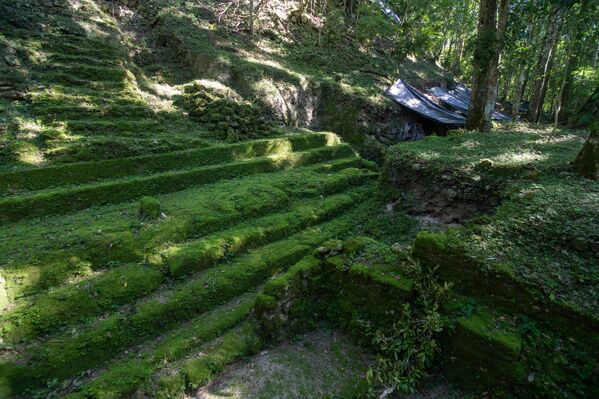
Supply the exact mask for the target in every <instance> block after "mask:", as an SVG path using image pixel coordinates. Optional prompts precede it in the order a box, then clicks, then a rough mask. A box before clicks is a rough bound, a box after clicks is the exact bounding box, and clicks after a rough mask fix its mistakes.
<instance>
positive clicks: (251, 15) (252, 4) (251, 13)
mask: <svg viewBox="0 0 599 399" xmlns="http://www.w3.org/2000/svg"><path fill="white" fill-rule="evenodd" d="M250 35H251V36H253V35H254V0H250Z"/></svg>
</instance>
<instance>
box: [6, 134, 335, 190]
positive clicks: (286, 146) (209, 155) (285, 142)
mask: <svg viewBox="0 0 599 399" xmlns="http://www.w3.org/2000/svg"><path fill="white" fill-rule="evenodd" d="M336 144H339V140H338V138H337V137H336V136H335V135H333V134H310V135H298V136H289V137H283V138H275V139H266V140H254V141H248V142H242V143H237V144H230V145H215V146H211V147H208V148H194V149H190V150H184V151H176V152H171V153H164V154H155V155H146V156H138V157H131V158H120V159H114V160H105V161H95V162H77V163H72V164H67V165H57V166H51V167H46V168H35V169H24V170H17V171H14V172H4V173H0V194H3V195H10V194H16V193H20V192H27V191H36V190H42V189H47V188H52V187H59V186H63V185H74V184H83V183H88V182H98V181H102V180H106V179H110V178H118V177H126V176H130V175H144V174H151V173H157V172H164V171H169V170H175V169H186V168H197V167H199V166H208V165H215V164H220V163H227V162H233V161H239V160H245V159H249V158H255V157H262V156H267V155H275V154H281V153H287V152H293V151H305V150H309V149H313V148H316V147H321V146H331V145H336Z"/></svg>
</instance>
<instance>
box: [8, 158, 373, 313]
mask: <svg viewBox="0 0 599 399" xmlns="http://www.w3.org/2000/svg"><path fill="white" fill-rule="evenodd" d="M360 161H361V160H360V159H353V160H340V161H334V162H332V163H325V164H317V165H315V166H310V167H306V168H298V169H293V170H289V171H285V172H281V173H275V174H273V175H255V176H250V177H246V178H238V179H233V180H230V181H225V182H220V183H216V184H211V185H208V186H202V187H197V188H191V189H187V190H185V191H180V192H177V193H172V194H165V195H162V196H158V197H157V200H158V201H159V203H160V205H161V210H162V212H165V213H166V215H167V217H166V218H160V219H158V220H147V221H144V222H140V219H139V217H138V206H139V205H138V203H137V202H132V203H122V204H119V205H110V206H105V207H96V208H92V209H88V210H85V211H81V212H78V213H75V214H70V215H64V216H53V217H48V218H45V219H41V220H23V221H20V222H17V223H12V224H5V225H2V226H0V235H2V236H3V237H4V240H2V241H0V250H1V252H2V253H3V255H4V256H3V258H2V259H1V260H0V264H1V265H2V268H0V273H1V274H2V276H3V277H4V279H5V282H6V285H5V289H6V292H7V294H8V297H9V298H11V299H10V302H13V301H15V300H16V298H18V297H21V296H23V295H26V296H28V295H31V294H32V293H36V292H40V291H43V290H45V289H48V288H50V287H53V286H56V285H62V284H64V283H65V282H66V281H69V280H72V279H75V280H78V279H81V278H86V277H88V276H91V275H93V274H94V273H95V271H97V270H99V269H102V268H105V267H114V266H115V265H118V264H121V263H123V262H140V261H143V260H144V259H148V258H149V257H152V256H154V255H155V254H156V253H158V252H159V251H160V250H161V249H162V245H163V244H164V243H167V242H168V243H171V245H172V244H176V243H178V242H182V241H184V240H186V239H193V238H195V237H198V236H202V235H207V234H210V233H211V232H215V231H218V230H222V229H226V228H227V227H229V226H231V225H232V224H235V223H239V222H240V221H244V220H247V221H249V220H251V219H252V218H254V217H258V216H260V215H265V214H268V213H272V212H274V211H282V210H286V209H290V208H291V207H293V206H294V201H295V200H300V201H301V200H302V199H305V198H310V197H312V198H314V197H318V196H321V195H328V194H332V193H336V192H340V191H343V190H347V189H350V188H352V187H355V186H357V185H360V184H363V183H364V182H366V181H368V180H372V179H373V178H374V177H376V174H375V173H373V172H370V171H364V170H361V169H357V168H356V167H355V166H358V167H359V166H361V165H360ZM65 225H68V226H70V228H69V230H68V231H66V232H65V229H64V226H65Z"/></svg>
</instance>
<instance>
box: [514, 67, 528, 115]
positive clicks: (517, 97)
mask: <svg viewBox="0 0 599 399" xmlns="http://www.w3.org/2000/svg"><path fill="white" fill-rule="evenodd" d="M524 70H525V67H524V66H521V67H520V72H519V74H518V82H517V83H516V88H515V90H514V97H513V99H512V119H513V120H515V121H517V120H518V118H519V117H520V104H521V103H522V90H523V89H524V78H525V74H524Z"/></svg>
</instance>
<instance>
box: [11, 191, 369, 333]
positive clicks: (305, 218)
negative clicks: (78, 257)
mask: <svg viewBox="0 0 599 399" xmlns="http://www.w3.org/2000/svg"><path fill="white" fill-rule="evenodd" d="M371 189H372V188H371V187H370V186H368V187H364V188H362V189H355V190H353V191H350V192H348V193H347V194H337V195H333V196H330V197H326V198H324V199H316V200H311V201H308V202H304V203H298V204H297V205H296V206H295V207H293V208H291V209H290V210H289V211H286V212H282V213H277V214H274V215H270V216H265V217H261V218H258V219H254V220H252V221H251V222H250V223H246V224H244V225H240V226H237V227H233V228H231V229H229V230H225V231H222V232H219V233H215V234H213V235H211V236H208V237H205V238H203V239H201V240H197V241H192V242H187V243H184V244H180V245H174V246H171V247H169V248H168V249H167V250H166V251H164V252H163V255H162V257H163V258H164V259H165V260H164V261H162V262H161V263H163V267H162V268H161V267H159V265H152V267H146V266H142V265H123V266H120V267H115V268H113V269H109V270H107V271H105V272H103V273H101V274H96V275H92V276H91V277H90V278H88V279H84V280H82V281H80V282H78V283H77V284H69V285H65V286H62V287H58V288H56V289H54V290H52V291H50V292H48V293H46V294H43V295H39V296H38V297H35V298H26V299H25V300H24V301H22V303H20V304H19V306H17V307H16V308H15V309H12V310H10V311H8V312H6V314H4V315H2V316H0V322H1V323H0V324H1V325H2V333H1V334H2V338H3V340H4V341H5V342H18V341H20V340H21V339H24V338H33V337H35V336H43V335H46V334H56V333H57V332H58V331H59V330H60V328H61V327H64V326H70V325H74V324H77V323H80V322H83V321H85V320H86V319H88V318H90V317H91V316H94V315H97V314H100V313H101V312H105V311H108V310H110V309H113V308H114V307H117V306H120V305H124V304H126V303H129V302H131V301H133V300H136V299H138V298H141V297H143V296H145V295H148V294H150V293H151V292H154V291H156V290H157V289H158V288H159V287H160V286H161V285H162V284H163V283H164V277H165V276H164V273H166V274H167V275H168V276H173V277H180V276H183V275H185V274H191V273H193V272H195V271H198V270H202V269H206V268H208V267H211V266H214V265H215V264H216V263H218V262H219V261H222V260H226V259H230V258H231V257H232V256H234V255H237V254H239V253H241V252H243V251H246V250H247V249H249V248H255V247H258V246H260V245H265V244H267V243H269V242H272V241H275V240H278V239H282V238H283V237H285V236H287V235H290V234H293V233H295V232H297V231H299V230H301V229H303V228H306V227H308V226H310V225H315V224H318V223H322V222H324V221H326V220H329V219H331V218H333V217H335V216H336V215H337V214H339V213H341V212H343V211H344V210H346V209H348V208H350V207H352V206H354V205H355V202H356V201H358V200H359V199H360V198H361V197H362V196H363V195H365V194H366V191H371Z"/></svg>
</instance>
